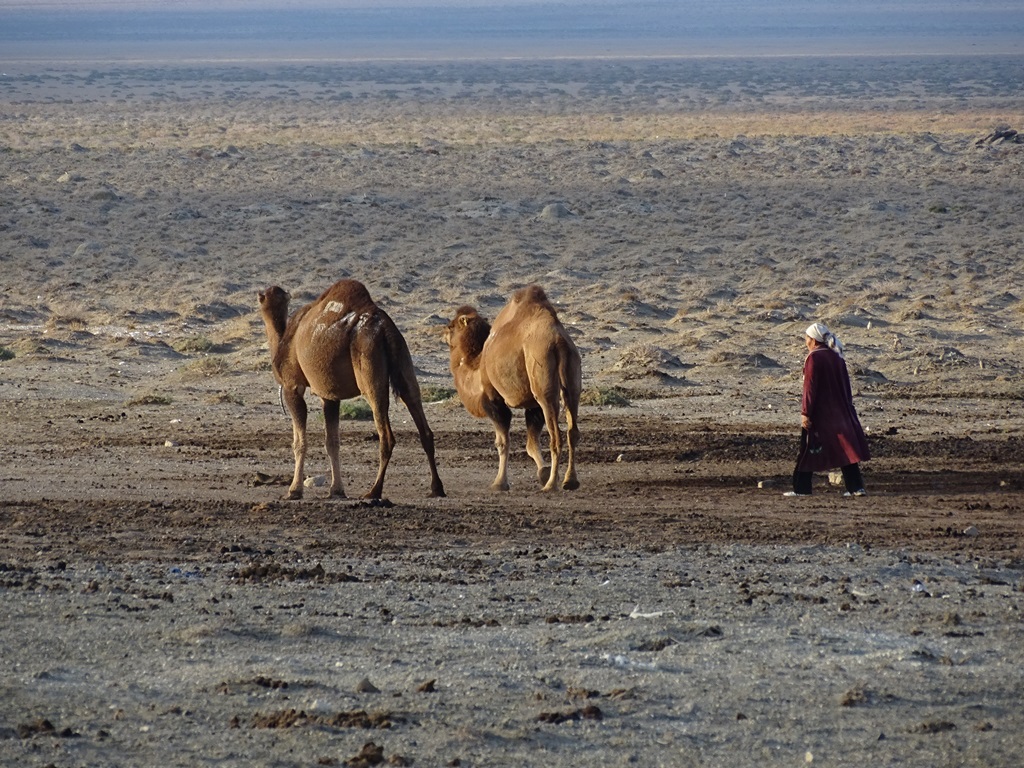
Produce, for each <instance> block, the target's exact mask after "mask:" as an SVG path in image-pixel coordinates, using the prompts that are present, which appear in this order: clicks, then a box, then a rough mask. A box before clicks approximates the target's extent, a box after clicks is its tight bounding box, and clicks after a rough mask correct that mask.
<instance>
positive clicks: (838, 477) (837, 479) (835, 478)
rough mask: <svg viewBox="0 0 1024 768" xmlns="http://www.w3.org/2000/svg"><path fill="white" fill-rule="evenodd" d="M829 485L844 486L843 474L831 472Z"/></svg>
mask: <svg viewBox="0 0 1024 768" xmlns="http://www.w3.org/2000/svg"><path fill="white" fill-rule="evenodd" d="M828 482H829V485H842V484H843V482H844V481H843V473H842V472H836V471H833V472H829V473H828Z"/></svg>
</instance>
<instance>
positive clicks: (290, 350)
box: [259, 280, 444, 499]
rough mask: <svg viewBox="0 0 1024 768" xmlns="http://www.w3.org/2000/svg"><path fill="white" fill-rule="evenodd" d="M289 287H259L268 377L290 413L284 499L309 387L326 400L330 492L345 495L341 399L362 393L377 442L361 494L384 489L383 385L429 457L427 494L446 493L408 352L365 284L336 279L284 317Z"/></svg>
mask: <svg viewBox="0 0 1024 768" xmlns="http://www.w3.org/2000/svg"><path fill="white" fill-rule="evenodd" d="M289 298H290V297H289V295H288V293H287V292H286V291H285V290H284V289H282V288H279V287H277V286H276V285H275V286H271V287H270V288H267V290H265V291H260V293H259V302H260V313H261V314H262V315H263V323H264V325H266V328H267V339H268V340H269V342H270V356H271V361H272V364H273V369H274V378H275V379H277V383H278V384H280V385H281V393H282V396H283V399H284V402H285V404H286V405H287V406H288V410H289V412H290V413H291V417H292V451H293V453H294V454H295V475H294V477H293V478H292V484H291V487H289V489H288V495H287V496H286V497H285V498H288V499H301V498H302V477H303V475H302V469H303V464H304V463H305V458H306V400H305V392H306V388H307V387H308V388H309V389H311V390H312V391H313V393H314V394H316V395H319V396H320V397H321V398H323V401H324V422H325V425H326V431H327V455H328V456H330V459H331V491H330V495H331V496H339V497H344V496H345V490H344V488H343V487H342V484H341V462H340V460H339V456H338V454H339V447H338V442H339V441H338V419H339V413H340V401H341V400H346V399H348V398H350V397H356V396H357V395H360V394H362V395H363V397H365V398H366V400H367V401H368V402H369V403H370V408H372V409H373V421H374V423H375V424H376V426H377V435H378V437H379V443H380V463H379V466H378V469H377V479H376V480H375V481H374V483H373V487H372V488H371V489H370V490H369V492H368V493H367V494H366V495H365V496H364V497H363V498H366V499H379V498H380V497H381V492H382V491H383V489H384V473H385V471H387V468H388V462H389V461H390V459H391V452H392V451H393V450H394V447H395V436H394V434H393V433H392V431H391V421H390V419H389V418H388V407H389V405H390V397H391V395H390V393H389V391H388V389H389V385H390V387H392V388H393V389H394V391H395V395H396V396H397V397H399V398H401V399H402V401H404V402H405V405H406V407H407V408H408V409H409V413H410V414H411V415H412V418H413V421H414V422H416V429H418V430H419V433H420V442H421V443H422V444H423V450H424V451H426V453H427V461H428V462H429V463H430V495H431V496H444V486H443V485H442V484H441V478H440V477H438V474H437V464H436V463H435V461H434V435H433V433H432V432H431V431H430V427H429V426H428V425H427V418H426V416H424V414H423V402H422V400H421V399H420V386H419V384H418V383H417V381H416V375H415V373H414V372H413V366H412V356H411V355H410V354H409V347H408V346H407V345H406V343H405V339H404V338H403V336H402V334H401V332H400V331H399V330H398V328H397V327H396V326H395V324H394V322H392V320H391V318H390V317H388V315H387V313H386V312H384V310H382V309H381V308H380V307H378V306H377V305H376V304H374V303H373V299H371V298H370V294H369V292H368V291H367V290H366V287H365V286H364V285H363V284H362V283H359V282H357V281H355V280H339V281H338V282H336V283H335V284H334V285H332V286H331V287H330V288H328V289H327V290H326V291H324V292H323V294H321V295H320V297H319V298H318V299H317V300H316V301H314V302H312V303H310V304H307V305H306V306H304V307H302V308H300V309H298V310H296V312H295V314H293V315H292V316H291V317H290V318H289V317H288V300H289Z"/></svg>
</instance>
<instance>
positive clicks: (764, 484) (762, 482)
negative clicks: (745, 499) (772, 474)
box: [757, 480, 775, 488]
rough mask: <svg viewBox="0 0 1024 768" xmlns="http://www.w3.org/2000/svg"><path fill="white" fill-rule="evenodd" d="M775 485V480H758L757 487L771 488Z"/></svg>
mask: <svg viewBox="0 0 1024 768" xmlns="http://www.w3.org/2000/svg"><path fill="white" fill-rule="evenodd" d="M773 485H775V481H774V480H758V481H757V487H758V488H771V487H772V486H773Z"/></svg>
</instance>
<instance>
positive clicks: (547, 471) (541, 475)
mask: <svg viewBox="0 0 1024 768" xmlns="http://www.w3.org/2000/svg"><path fill="white" fill-rule="evenodd" d="M537 482H539V483H540V484H541V485H547V484H548V483H549V482H551V467H540V468H539V469H538V470H537Z"/></svg>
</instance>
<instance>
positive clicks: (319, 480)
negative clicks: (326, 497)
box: [302, 475, 327, 488]
mask: <svg viewBox="0 0 1024 768" xmlns="http://www.w3.org/2000/svg"><path fill="white" fill-rule="evenodd" d="M302 484H303V485H304V486H306V487H307V488H322V487H323V486H325V485H327V478H326V477H325V476H324V475H316V476H315V477H307V478H306V479H305V480H303V481H302Z"/></svg>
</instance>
